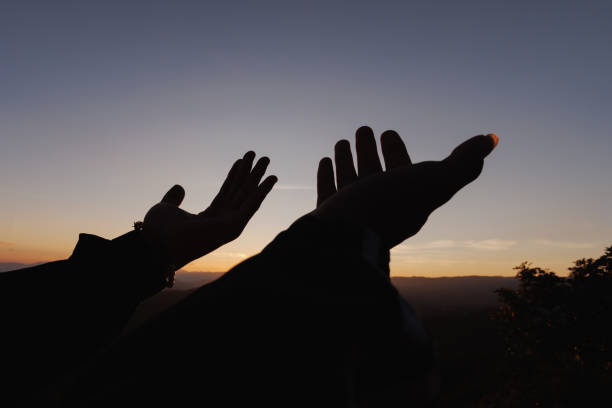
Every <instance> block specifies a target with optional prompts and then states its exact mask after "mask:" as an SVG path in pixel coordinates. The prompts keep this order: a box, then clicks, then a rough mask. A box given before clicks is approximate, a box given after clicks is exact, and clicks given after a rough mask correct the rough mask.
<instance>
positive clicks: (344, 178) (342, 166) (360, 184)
mask: <svg viewBox="0 0 612 408" xmlns="http://www.w3.org/2000/svg"><path fill="white" fill-rule="evenodd" d="M497 142H498V138H497V136H496V135H494V134H489V135H479V136H474V137H472V138H470V139H468V140H467V141H465V142H463V143H462V144H460V145H459V146H457V147H456V148H455V149H454V150H453V152H452V153H451V154H450V155H449V156H448V157H447V158H446V159H444V160H441V161H426V162H421V163H416V164H413V163H412V162H411V160H410V156H409V155H408V152H407V150H406V147H405V145H404V142H403V141H402V139H401V138H400V136H399V135H398V134H397V133H396V132H395V131H392V130H388V131H386V132H384V133H383V134H382V135H381V147H382V153H383V157H384V159H385V167H386V170H385V171H383V169H382V165H381V163H380V159H379V158H378V152H377V149H376V140H375V139H374V132H373V131H372V129H370V128H369V127H367V126H363V127H361V128H359V129H358V130H357V133H356V140H355V145H356V151H357V165H358V172H357V171H355V166H354V165H353V156H352V154H351V148H350V144H349V142H348V141H347V140H341V141H339V142H338V143H336V146H335V161H336V183H335V182H334V168H333V164H332V161H331V159H329V158H323V159H322V160H321V161H320V162H319V170H318V173H317V195H318V198H317V208H316V210H315V211H313V213H312V214H313V215H316V216H320V217H326V218H343V219H347V220H349V221H351V222H354V223H357V224H360V225H363V226H365V227H367V228H369V229H371V230H373V231H375V232H377V233H378V234H379V236H380V237H381V239H382V240H383V243H384V245H385V246H386V247H387V249H391V248H393V247H394V246H396V245H398V244H399V243H401V242H402V241H403V240H405V239H406V238H408V237H410V236H412V235H414V234H416V233H417V232H418V231H419V230H420V229H421V227H422V226H423V225H424V224H425V222H426V221H427V218H428V217H429V215H430V214H431V213H432V212H433V211H434V210H435V209H436V208H438V207H440V206H441V205H443V204H444V203H446V202H447V201H448V200H450V199H451V198H452V196H453V195H454V194H455V193H457V192H458V191H459V190H461V189H462V188H463V187H464V186H466V185H467V184H469V183H471V182H472V181H474V180H475V179H476V178H477V177H478V176H479V175H480V173H481V171H482V166H483V163H484V158H485V157H486V156H487V155H488V154H489V153H490V152H491V151H492V150H493V149H494V148H495V146H496V145H497Z"/></svg>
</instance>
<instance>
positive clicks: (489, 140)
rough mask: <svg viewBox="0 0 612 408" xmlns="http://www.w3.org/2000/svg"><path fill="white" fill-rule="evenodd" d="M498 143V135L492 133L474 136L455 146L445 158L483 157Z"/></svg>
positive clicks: (469, 158)
mask: <svg viewBox="0 0 612 408" xmlns="http://www.w3.org/2000/svg"><path fill="white" fill-rule="evenodd" d="M498 143H499V137H497V135H496V134H494V133H489V134H488V135H486V136H485V135H478V136H474V137H472V138H470V139H468V140H466V141H465V142H463V143H461V144H460V145H459V146H457V147H455V149H454V150H453V151H452V153H451V154H450V156H449V157H447V159H451V160H471V159H476V158H478V159H484V158H485V157H487V156H488V155H489V153H491V152H492V151H493V149H495V147H496V146H497V144H498Z"/></svg>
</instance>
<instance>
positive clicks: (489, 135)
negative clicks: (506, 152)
mask: <svg viewBox="0 0 612 408" xmlns="http://www.w3.org/2000/svg"><path fill="white" fill-rule="evenodd" d="M487 136H488V137H490V138H491V139H492V140H493V148H494V149H495V147H497V144H498V143H499V136H497V135H496V134H495V133H489V134H488V135H487Z"/></svg>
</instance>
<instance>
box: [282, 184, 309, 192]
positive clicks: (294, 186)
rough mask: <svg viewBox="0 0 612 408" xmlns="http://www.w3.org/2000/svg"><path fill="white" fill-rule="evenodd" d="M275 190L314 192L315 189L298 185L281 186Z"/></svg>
mask: <svg viewBox="0 0 612 408" xmlns="http://www.w3.org/2000/svg"><path fill="white" fill-rule="evenodd" d="M273 189H274V190H292V191H293V190H304V191H312V190H314V187H312V186H302V185H297V184H295V185H294V184H280V185H276V186H274V188H273Z"/></svg>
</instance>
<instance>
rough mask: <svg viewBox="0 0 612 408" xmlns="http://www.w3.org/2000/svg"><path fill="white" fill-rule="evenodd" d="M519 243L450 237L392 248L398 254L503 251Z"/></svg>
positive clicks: (493, 239) (495, 239)
mask: <svg viewBox="0 0 612 408" xmlns="http://www.w3.org/2000/svg"><path fill="white" fill-rule="evenodd" d="M516 244H517V242H516V241H511V240H505V239H498V238H492V239H485V240H480V241H475V240H468V241H454V240H450V239H443V240H437V241H431V242H426V243H423V244H405V245H399V246H397V247H395V248H393V249H392V252H393V253H396V254H408V253H413V252H415V251H439V250H447V249H466V248H467V249H477V250H483V251H502V250H505V249H508V248H511V247H513V246H515V245H516Z"/></svg>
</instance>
